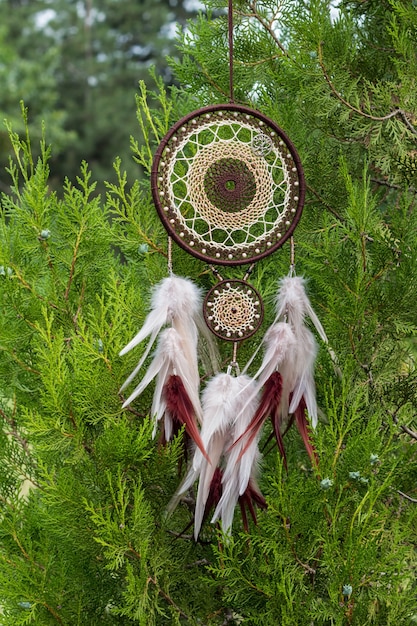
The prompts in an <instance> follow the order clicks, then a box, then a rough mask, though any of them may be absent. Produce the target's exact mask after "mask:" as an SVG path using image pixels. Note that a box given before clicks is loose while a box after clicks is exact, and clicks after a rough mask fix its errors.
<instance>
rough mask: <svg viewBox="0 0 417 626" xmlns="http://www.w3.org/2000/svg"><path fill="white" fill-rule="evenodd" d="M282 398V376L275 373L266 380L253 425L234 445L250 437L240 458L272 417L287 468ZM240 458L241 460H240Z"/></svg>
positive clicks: (250, 425) (251, 424)
mask: <svg viewBox="0 0 417 626" xmlns="http://www.w3.org/2000/svg"><path fill="white" fill-rule="evenodd" d="M281 396H282V376H281V374H280V373H279V372H274V373H273V374H271V376H270V377H269V378H268V379H267V380H266V382H265V385H264V388H263V391H262V396H261V399H260V402H259V406H258V408H257V410H256V413H255V415H254V416H253V418H252V421H251V423H250V424H249V426H248V427H247V429H246V430H245V432H244V433H243V434H242V435H241V436H240V437H239V438H238V439H237V440H236V442H235V443H234V444H233V445H236V443H237V442H238V441H240V439H242V437H248V440H247V442H246V445H245V447H244V448H243V450H242V452H241V454H240V457H241V456H242V455H243V454H244V453H245V452H246V450H247V449H248V447H249V446H250V444H251V443H252V441H253V440H254V439H255V437H256V435H257V434H258V432H259V431H260V429H261V428H262V426H263V424H264V422H265V421H266V420H267V418H268V417H271V420H272V426H273V429H274V434H275V438H276V440H277V444H278V448H279V451H280V453H281V455H282V458H283V459H284V464H285V467H287V460H286V456H285V450H284V444H283V441H282V436H281V430H280V425H281V424H280V411H279V407H280V403H281ZM240 457H239V458H240Z"/></svg>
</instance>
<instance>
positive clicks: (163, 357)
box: [123, 328, 202, 422]
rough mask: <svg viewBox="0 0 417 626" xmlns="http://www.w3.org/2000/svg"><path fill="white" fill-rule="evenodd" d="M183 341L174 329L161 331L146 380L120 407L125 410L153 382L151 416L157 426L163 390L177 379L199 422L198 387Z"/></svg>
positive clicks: (163, 404)
mask: <svg viewBox="0 0 417 626" xmlns="http://www.w3.org/2000/svg"><path fill="white" fill-rule="evenodd" d="M184 343H185V342H184V340H183V338H182V337H181V336H180V335H179V333H178V331H177V330H176V329H175V328H166V329H165V330H164V331H162V333H161V335H160V338H159V342H158V347H157V349H156V352H155V356H154V358H153V360H152V362H151V364H150V365H149V367H148V369H147V371H146V373H145V376H144V377H143V378H142V380H141V382H140V383H139V384H138V385H137V387H136V388H135V389H134V391H133V392H132V393H131V394H130V396H129V397H128V398H127V400H126V401H125V402H124V403H123V407H126V406H128V405H129V404H130V403H131V402H133V400H134V399H135V398H137V397H138V396H139V395H140V394H141V393H143V391H144V390H145V389H146V387H147V386H148V385H149V384H150V383H151V382H152V380H153V379H154V378H156V385H155V391H154V396H153V402H152V409H151V411H152V415H153V417H154V419H155V422H158V421H159V420H160V419H161V418H162V417H163V415H164V414H165V410H166V404H165V400H164V398H163V389H164V386H165V384H166V382H167V380H168V378H169V376H171V375H174V374H175V375H178V376H179V377H180V378H181V380H182V382H183V384H184V387H185V389H186V391H187V394H188V396H189V398H190V400H191V403H192V405H193V407H194V410H195V414H196V417H197V419H199V420H200V421H201V419H202V413H201V406H200V399H199V394H198V386H197V387H196V384H195V375H194V364H193V363H191V362H190V360H189V358H188V355H187V353H186V352H185V351H184Z"/></svg>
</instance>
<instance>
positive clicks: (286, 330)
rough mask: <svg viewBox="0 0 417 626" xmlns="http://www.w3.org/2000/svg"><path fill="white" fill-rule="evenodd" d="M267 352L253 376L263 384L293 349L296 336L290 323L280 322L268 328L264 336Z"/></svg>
mask: <svg viewBox="0 0 417 626" xmlns="http://www.w3.org/2000/svg"><path fill="white" fill-rule="evenodd" d="M263 341H264V344H265V352H264V357H263V360H262V363H261V365H260V367H259V369H258V371H257V372H256V374H255V375H254V376H253V378H254V379H256V380H258V382H259V385H260V386H262V385H264V384H265V382H266V381H267V380H268V378H270V376H271V375H272V374H273V372H275V371H276V370H277V369H279V367H280V365H281V363H282V362H283V360H284V359H285V357H286V356H287V354H288V352H289V350H291V349H293V348H294V346H295V343H296V337H295V335H294V332H293V330H292V328H291V326H290V325H289V324H287V323H286V322H278V323H276V324H273V325H272V326H270V327H269V328H268V330H267V331H266V333H265V336H264V339H263Z"/></svg>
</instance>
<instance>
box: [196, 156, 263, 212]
mask: <svg viewBox="0 0 417 626" xmlns="http://www.w3.org/2000/svg"><path fill="white" fill-rule="evenodd" d="M255 193H256V181H255V176H254V174H253V173H252V172H251V171H250V169H249V168H248V167H247V165H246V163H244V162H243V161H240V160H239V159H233V158H222V159H218V160H217V161H215V162H214V163H213V164H212V165H210V166H209V167H208V168H207V171H206V173H205V176H204V190H203V193H202V194H201V196H202V197H201V198H200V201H201V204H202V205H204V204H206V203H210V208H211V207H216V206H220V207H222V209H221V210H223V211H226V212H227V211H242V210H243V209H245V208H247V207H248V206H249V205H250V203H251V202H252V201H253V199H254V196H255Z"/></svg>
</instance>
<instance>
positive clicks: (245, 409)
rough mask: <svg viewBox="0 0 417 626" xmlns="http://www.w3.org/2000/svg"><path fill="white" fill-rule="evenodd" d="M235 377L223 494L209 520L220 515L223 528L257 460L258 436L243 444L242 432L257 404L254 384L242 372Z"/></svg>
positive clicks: (231, 520) (231, 514)
mask: <svg viewBox="0 0 417 626" xmlns="http://www.w3.org/2000/svg"><path fill="white" fill-rule="evenodd" d="M234 381H235V387H236V389H235V392H236V396H235V417H234V420H233V423H232V429H231V432H230V440H229V441H231V446H230V447H229V448H227V449H225V451H224V461H225V469H224V472H223V478H222V495H221V498H220V501H219V503H218V504H217V507H216V509H215V511H214V514H213V517H212V520H211V521H212V522H215V521H216V520H217V519H221V521H222V528H223V530H224V532H228V531H229V530H230V528H231V526H232V523H233V517H234V511H235V507H236V504H237V503H238V501H239V497H240V496H241V495H243V494H244V493H245V491H246V489H247V487H248V484H249V481H250V480H251V477H252V476H253V475H254V473H255V472H256V468H257V465H258V462H259V457H260V453H259V449H258V437H257V436H254V437H253V439H252V441H251V442H250V444H249V445H246V446H245V449H243V446H244V445H245V441H244V440H243V439H242V435H243V434H244V432H245V431H246V430H247V428H248V426H249V424H250V420H251V417H252V415H253V414H254V412H255V411H256V408H257V402H258V399H257V395H256V387H257V386H256V384H255V382H254V381H253V380H251V379H250V378H249V377H247V376H244V375H241V376H238V377H236V378H235V379H234Z"/></svg>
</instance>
